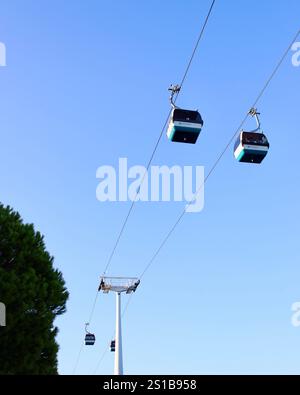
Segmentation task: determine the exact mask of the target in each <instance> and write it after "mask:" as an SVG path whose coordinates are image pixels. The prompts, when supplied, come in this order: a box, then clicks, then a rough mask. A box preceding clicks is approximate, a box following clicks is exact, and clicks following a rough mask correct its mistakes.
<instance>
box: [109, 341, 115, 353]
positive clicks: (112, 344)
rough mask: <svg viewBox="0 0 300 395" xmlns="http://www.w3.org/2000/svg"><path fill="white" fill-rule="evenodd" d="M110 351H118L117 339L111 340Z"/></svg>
mask: <svg viewBox="0 0 300 395" xmlns="http://www.w3.org/2000/svg"><path fill="white" fill-rule="evenodd" d="M110 351H111V352H115V351H116V341H115V340H112V341H111V342H110Z"/></svg>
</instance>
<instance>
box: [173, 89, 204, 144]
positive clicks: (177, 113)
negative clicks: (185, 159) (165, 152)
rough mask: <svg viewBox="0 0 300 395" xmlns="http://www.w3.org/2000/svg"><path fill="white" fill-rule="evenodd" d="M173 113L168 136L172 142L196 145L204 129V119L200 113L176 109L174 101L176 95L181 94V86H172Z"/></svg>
mask: <svg viewBox="0 0 300 395" xmlns="http://www.w3.org/2000/svg"><path fill="white" fill-rule="evenodd" d="M169 90H170V91H171V96H170V102H171V105H172V107H173V110H172V112H171V116H170V120H169V126H168V129H167V136H168V139H169V140H170V141H173V142H179V143H189V144H195V143H196V141H197V139H198V136H199V134H200V132H201V130H202V127H203V119H202V117H201V115H200V113H199V112H198V111H192V110H184V109H182V108H179V107H176V106H175V103H174V101H173V97H174V94H175V93H177V94H178V93H179V91H180V86H178V85H175V86H173V85H171V87H170V88H169Z"/></svg>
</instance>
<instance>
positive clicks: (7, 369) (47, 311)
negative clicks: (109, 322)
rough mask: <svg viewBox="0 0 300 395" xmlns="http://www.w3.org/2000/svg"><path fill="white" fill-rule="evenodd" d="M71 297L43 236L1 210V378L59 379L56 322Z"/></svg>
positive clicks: (9, 213)
mask: <svg viewBox="0 0 300 395" xmlns="http://www.w3.org/2000/svg"><path fill="white" fill-rule="evenodd" d="M67 299H68V292H67V290H66V287H65V282H64V280H63V277H62V274H61V272H59V271H58V270H57V269H54V267H53V257H51V256H50V255H49V253H48V252H47V251H46V249H45V243H44V238H43V236H42V235H41V234H40V233H39V232H36V231H35V229H34V226H33V225H32V224H24V223H23V221H22V219H21V217H20V215H19V214H18V213H17V212H15V211H13V210H12V209H11V208H10V207H4V206H3V205H2V204H0V302H2V303H4V304H5V306H6V326H5V327H0V374H57V352H58V348H59V347H58V344H57V343H56V340H55V337H56V334H57V328H56V327H55V326H54V320H55V318H56V317H57V316H58V315H61V314H63V313H64V312H65V311H66V301H67Z"/></svg>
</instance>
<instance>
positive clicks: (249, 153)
mask: <svg viewBox="0 0 300 395" xmlns="http://www.w3.org/2000/svg"><path fill="white" fill-rule="evenodd" d="M269 147H270V144H269V142H268V139H267V137H266V136H265V135H264V134H263V133H256V132H244V131H241V133H240V135H239V137H238V138H237V140H236V143H235V145H234V156H235V158H236V159H237V160H238V161H239V162H246V163H261V162H262V161H263V159H264V158H265V156H266V155H267V153H268V151H269Z"/></svg>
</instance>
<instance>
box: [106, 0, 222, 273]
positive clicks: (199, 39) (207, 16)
mask: <svg viewBox="0 0 300 395" xmlns="http://www.w3.org/2000/svg"><path fill="white" fill-rule="evenodd" d="M215 2H216V0H213V1H212V3H211V5H210V8H209V11H208V13H207V15H206V18H205V21H204V23H203V25H202V28H201V31H200V33H199V35H198V38H197V41H196V44H195V46H194V48H193V51H192V54H191V57H190V59H189V61H188V64H187V66H186V68H185V71H184V74H183V76H182V79H181V82H180V84H179V85H177V87H178V90H177V91H176V92H174V94H173V96H175V97H173V96H172V103H173V104H174V106H175V103H176V100H177V98H178V95H179V92H180V89H181V88H182V86H183V84H184V82H185V80H186V78H187V75H188V72H189V70H190V67H191V65H192V62H193V59H194V57H195V54H196V51H197V48H198V46H199V43H200V41H201V39H202V37H203V34H204V31H205V28H206V26H207V23H208V20H209V18H210V16H211V13H212V10H213V7H214V4H215ZM171 112H172V109H171V110H170V111H169V112H168V115H167V118H166V120H165V122H164V123H163V126H162V129H161V132H160V134H159V137H158V139H157V141H156V144H155V146H154V149H153V151H152V153H151V156H150V159H149V161H148V163H147V166H146V171H145V173H144V175H143V177H142V180H141V183H140V187H141V186H142V184H143V182H144V180H145V177H146V174H147V172H148V170H149V168H150V165H151V163H152V161H153V158H154V155H155V153H156V151H157V148H158V145H159V143H160V140H161V138H162V136H163V134H164V130H165V128H166V126H167V124H168V121H169V118H170V115H171ZM140 187H139V188H138V190H137V191H136V194H135V197H134V199H133V201H132V203H131V205H130V208H129V211H128V213H127V215H126V217H125V220H124V221H123V224H122V227H121V229H120V231H119V233H118V236H117V239H116V242H115V244H114V246H113V249H112V252H111V254H110V255H109V258H108V261H107V264H106V266H105V269H104V272H103V275H105V274H106V273H107V270H108V268H109V266H110V264H111V261H112V259H113V257H114V254H115V252H116V249H117V247H118V245H119V242H120V239H121V237H122V235H123V233H124V230H125V227H126V225H127V222H128V219H129V217H130V215H131V213H132V210H133V207H134V205H135V203H136V199H137V196H138V194H139V189H140Z"/></svg>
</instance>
